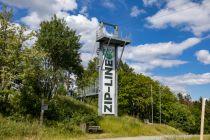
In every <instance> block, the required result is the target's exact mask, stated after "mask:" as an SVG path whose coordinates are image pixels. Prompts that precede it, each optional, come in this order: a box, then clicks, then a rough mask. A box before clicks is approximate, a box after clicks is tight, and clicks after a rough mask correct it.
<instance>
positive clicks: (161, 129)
mask: <svg viewBox="0 0 210 140" xmlns="http://www.w3.org/2000/svg"><path fill="white" fill-rule="evenodd" d="M100 125H101V127H102V129H103V130H104V131H105V132H107V133H111V134H112V135H114V136H139V135H173V134H183V132H180V131H178V130H177V129H175V128H173V127H170V126H167V125H160V124H154V125H147V124H144V123H142V122H140V121H139V120H138V119H135V118H132V117H129V116H124V117H120V118H115V117H105V118H104V119H103V120H102V121H101V122H100Z"/></svg>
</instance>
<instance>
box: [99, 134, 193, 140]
mask: <svg viewBox="0 0 210 140" xmlns="http://www.w3.org/2000/svg"><path fill="white" fill-rule="evenodd" d="M195 136H196V135H167V136H139V137H120V138H105V139H98V140H170V139H171V140H174V138H191V137H195Z"/></svg>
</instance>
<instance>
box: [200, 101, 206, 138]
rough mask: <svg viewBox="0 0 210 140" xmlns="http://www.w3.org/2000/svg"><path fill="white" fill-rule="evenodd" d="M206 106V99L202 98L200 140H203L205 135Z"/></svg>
mask: <svg viewBox="0 0 210 140" xmlns="http://www.w3.org/2000/svg"><path fill="white" fill-rule="evenodd" d="M205 104H206V99H205V98H202V112H201V130H200V140H203V133H204V118H205Z"/></svg>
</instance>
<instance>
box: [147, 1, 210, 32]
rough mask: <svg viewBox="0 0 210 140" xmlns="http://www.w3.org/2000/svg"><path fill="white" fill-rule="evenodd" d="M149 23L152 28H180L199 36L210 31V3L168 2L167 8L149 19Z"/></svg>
mask: <svg viewBox="0 0 210 140" xmlns="http://www.w3.org/2000/svg"><path fill="white" fill-rule="evenodd" d="M195 16H196V17H195ZM147 21H148V23H149V26H150V27H151V28H166V27H168V26H171V27H179V28H181V29H182V30H185V31H190V32H192V33H194V34H195V35H198V36H199V35H201V34H202V33H204V32H208V31H210V24H209V23H210V2H209V0H203V1H202V2H201V3H200V4H199V3H195V2H192V1H191V0H176V1H172V0H167V1H166V5H165V7H164V8H163V9H161V10H160V11H158V12H157V13H156V14H155V15H153V16H151V17H148V18H147Z"/></svg>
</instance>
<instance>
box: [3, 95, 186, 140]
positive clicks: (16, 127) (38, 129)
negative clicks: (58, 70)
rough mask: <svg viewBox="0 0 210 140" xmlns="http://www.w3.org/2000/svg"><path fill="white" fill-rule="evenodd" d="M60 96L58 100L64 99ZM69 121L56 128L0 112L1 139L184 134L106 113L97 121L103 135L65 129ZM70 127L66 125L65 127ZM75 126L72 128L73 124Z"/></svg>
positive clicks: (72, 102) (71, 100) (86, 106)
mask: <svg viewBox="0 0 210 140" xmlns="http://www.w3.org/2000/svg"><path fill="white" fill-rule="evenodd" d="M63 98H64V97H62V98H61V99H63ZM68 102H71V104H72V105H70V106H71V107H73V106H74V107H76V106H79V107H80V108H83V109H85V108H91V110H92V111H94V112H95V113H97V112H96V110H97V109H96V108H94V107H93V106H90V105H87V104H84V103H81V102H79V101H77V100H75V99H69V98H68ZM70 125H71V124H65V125H63V124H62V123H61V124H59V123H58V124H57V126H56V127H47V126H40V125H39V124H38V122H37V121H31V122H29V121H19V122H17V121H14V120H11V119H8V118H4V117H2V116H1V114H0V139H15V140H16V139H19V140H22V139H30V140H33V139H34V140H39V139H43V140H48V139H49V140H53V139H54V140H56V139H59V140H60V139H61V140H62V139H70V138H71V139H87V138H104V137H120V136H121V137H122V136H140V135H173V134H183V133H182V132H180V131H178V130H176V129H175V128H172V127H169V126H166V125H158V124H154V125H146V124H144V123H142V122H140V121H139V120H137V119H135V118H132V117H128V116H123V117H118V118H116V117H111V116H106V117H103V118H102V119H101V120H100V126H101V128H102V129H103V131H104V133H103V134H82V133H81V131H80V130H78V131H74V132H72V133H71V131H69V130H68V131H66V128H69V127H73V126H72V125H71V126H70ZM68 126H69V127H68ZM74 128H75V127H74ZM76 130H77V128H76Z"/></svg>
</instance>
